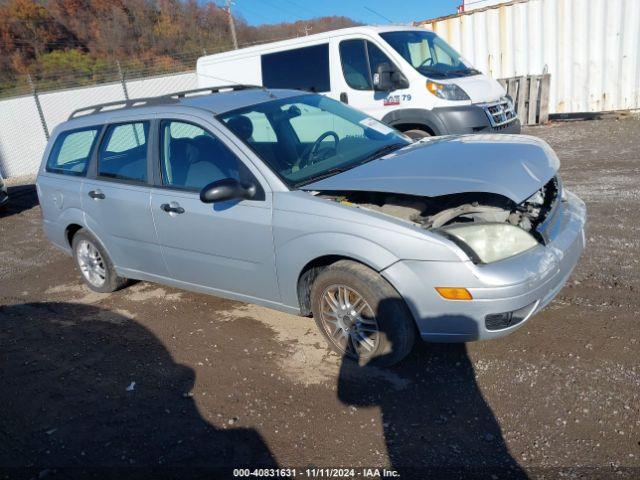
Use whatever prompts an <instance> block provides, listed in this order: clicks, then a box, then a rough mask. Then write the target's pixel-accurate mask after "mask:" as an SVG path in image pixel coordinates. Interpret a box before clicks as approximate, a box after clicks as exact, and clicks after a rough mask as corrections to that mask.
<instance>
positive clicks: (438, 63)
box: [380, 30, 480, 79]
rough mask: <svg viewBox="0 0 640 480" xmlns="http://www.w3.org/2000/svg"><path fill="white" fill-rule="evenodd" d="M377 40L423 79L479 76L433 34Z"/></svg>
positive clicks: (405, 33) (395, 34)
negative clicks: (393, 51)
mask: <svg viewBox="0 0 640 480" xmlns="http://www.w3.org/2000/svg"><path fill="white" fill-rule="evenodd" d="M380 36H381V37H382V38H383V39H384V40H385V41H386V42H387V43H388V44H389V45H391V47H393V49H394V50H395V51H396V52H398V53H399V54H400V55H402V57H403V58H404V59H405V60H406V61H407V62H409V63H410V64H411V66H412V67H413V68H415V69H416V70H417V71H418V72H420V73H421V74H422V75H424V76H426V77H430V78H437V79H440V78H457V77H468V76H471V75H478V74H479V73H480V72H479V71H478V70H476V69H475V68H472V67H470V66H468V65H467V64H465V63H464V60H463V59H462V57H461V56H460V54H459V53H458V52H456V51H455V50H454V49H453V48H451V47H450V46H449V45H448V44H447V43H446V42H445V41H444V40H442V39H441V38H440V37H438V36H437V35H436V34H435V33H433V32H428V31H426V30H425V31H424V32H419V31H414V30H408V31H398V32H386V33H381V34H380Z"/></svg>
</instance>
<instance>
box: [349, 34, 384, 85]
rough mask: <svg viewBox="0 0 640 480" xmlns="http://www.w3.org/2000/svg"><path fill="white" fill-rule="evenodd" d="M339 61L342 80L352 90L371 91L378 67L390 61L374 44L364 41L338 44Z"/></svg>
mask: <svg viewBox="0 0 640 480" xmlns="http://www.w3.org/2000/svg"><path fill="white" fill-rule="evenodd" d="M340 60H341V62H342V73H343V74H344V79H345V81H346V82H347V85H349V86H350V87H351V88H353V89H354V90H373V80H372V79H373V75H374V74H375V73H376V72H377V70H378V66H380V65H381V64H383V63H388V64H389V65H390V66H394V63H393V62H392V61H391V59H390V58H389V57H388V56H387V55H386V54H385V53H384V52H383V51H382V50H380V49H379V48H378V47H377V46H376V45H375V44H373V43H371V42H369V41H366V40H358V39H354V40H344V41H342V42H340Z"/></svg>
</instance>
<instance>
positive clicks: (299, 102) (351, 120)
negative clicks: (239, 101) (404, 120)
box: [218, 94, 411, 188]
mask: <svg viewBox="0 0 640 480" xmlns="http://www.w3.org/2000/svg"><path fill="white" fill-rule="evenodd" d="M218 119H219V120H221V121H222V122H223V123H224V124H225V125H226V126H227V127H228V128H229V129H230V130H231V131H232V132H233V133H235V134H236V135H237V136H238V137H239V138H240V139H241V140H242V141H243V142H244V143H246V144H247V145H248V146H249V147H250V148H251V149H252V150H253V151H254V152H255V153H256V154H257V155H258V156H259V157H260V158H261V159H262V160H263V161H264V162H265V163H266V164H267V165H268V166H269V167H271V169H272V170H273V171H274V172H276V173H277V174H278V175H279V176H280V178H282V179H283V181H284V182H285V183H286V184H287V185H288V186H289V187H294V188H295V187H300V186H302V185H305V184H308V183H311V182H313V181H315V180H319V179H321V178H326V177H328V176H331V175H335V174H337V173H340V172H343V171H345V170H348V169H350V168H353V167H355V166H358V165H360V164H362V163H365V162H367V161H369V160H373V159H375V158H377V157H379V156H382V155H384V154H385V153H388V152H391V151H393V150H395V149H398V148H401V147H403V146H405V145H408V144H409V143H411V142H410V140H409V139H408V138H407V137H405V136H404V135H402V134H401V133H399V132H397V131H396V130H394V129H393V128H391V127H388V126H387V125H385V124H383V123H381V122H379V121H377V120H374V119H373V118H370V117H367V116H366V115H364V114H362V113H360V112H358V111H357V110H354V109H352V108H350V107H347V106H346V105H344V104H343V103H340V102H337V101H335V100H332V99H330V98H327V97H324V96H321V95H315V94H308V95H300V96H295V97H290V98H286V99H279V100H272V101H269V102H265V103H260V104H257V105H253V106H251V107H247V108H242V109H239V110H234V111H231V112H227V113H224V114H221V115H219V116H218Z"/></svg>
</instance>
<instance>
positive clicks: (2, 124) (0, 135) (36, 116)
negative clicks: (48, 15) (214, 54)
mask: <svg viewBox="0 0 640 480" xmlns="http://www.w3.org/2000/svg"><path fill="white" fill-rule="evenodd" d="M193 64H195V60H194V62H193ZM128 73H129V72H127V71H126V70H118V69H117V67H116V75H114V76H113V77H112V78H111V79H109V80H111V81H108V82H105V83H100V84H94V85H86V86H78V83H79V82H78V81H77V80H78V79H73V80H69V81H68V83H69V85H68V87H67V88H63V89H57V90H52V91H43V90H42V88H41V87H40V85H39V82H37V81H33V80H30V79H26V80H25V83H26V84H27V87H28V92H25V93H23V94H22V95H20V96H16V97H11V98H5V99H0V174H2V176H3V177H6V178H8V177H13V176H19V175H30V174H34V173H36V171H37V169H38V166H39V164H40V161H41V159H42V152H43V151H44V148H45V146H46V142H47V139H48V136H49V134H50V133H51V132H53V130H54V128H55V127H56V126H57V125H59V124H60V123H61V122H64V121H65V120H66V119H67V118H68V117H69V114H70V113H71V112H73V111H74V110H76V109H77V108H81V107H86V106H89V105H94V104H97V103H105V102H113V101H118V100H125V99H127V98H140V97H154V96H159V95H164V94H167V93H171V92H176V91H180V90H189V89H193V88H197V80H196V75H195V71H185V72H178V73H173V74H170V75H153V76H146V77H143V76H141V75H140V73H141V72H132V75H127V74H128ZM101 80H105V77H102V78H101ZM42 83H43V84H44V85H46V83H47V82H46V81H44V82H42Z"/></svg>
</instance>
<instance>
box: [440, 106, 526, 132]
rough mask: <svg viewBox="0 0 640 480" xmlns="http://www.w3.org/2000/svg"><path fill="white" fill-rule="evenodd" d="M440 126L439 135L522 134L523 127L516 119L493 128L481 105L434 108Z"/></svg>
mask: <svg viewBox="0 0 640 480" xmlns="http://www.w3.org/2000/svg"><path fill="white" fill-rule="evenodd" d="M432 112H433V113H434V114H435V115H436V117H437V118H438V120H439V122H438V123H439V124H440V130H441V131H440V132H437V134H438V135H453V134H456V135H457V134H469V133H520V132H521V130H522V127H521V125H520V120H519V119H518V118H517V117H516V118H515V119H513V120H512V121H510V122H509V123H507V124H505V125H500V126H496V127H494V126H492V124H491V121H490V120H489V117H488V116H487V113H486V112H485V109H484V108H483V107H482V106H481V105H461V106H457V107H443V108H434V109H433V110H432Z"/></svg>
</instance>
